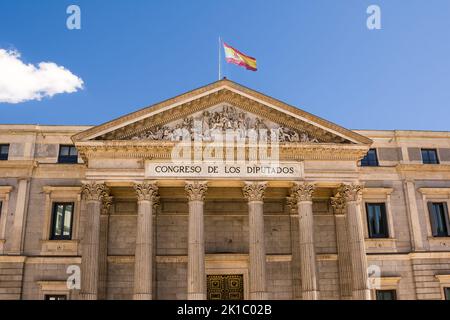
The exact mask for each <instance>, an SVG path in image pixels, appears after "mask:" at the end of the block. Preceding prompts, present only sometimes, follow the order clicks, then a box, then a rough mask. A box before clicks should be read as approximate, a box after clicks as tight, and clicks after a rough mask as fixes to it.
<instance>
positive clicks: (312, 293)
mask: <svg viewBox="0 0 450 320" xmlns="http://www.w3.org/2000/svg"><path fill="white" fill-rule="evenodd" d="M313 192H314V185H312V184H308V183H295V184H294V186H293V187H292V190H291V193H292V196H291V197H293V198H295V199H296V200H297V210H298V225H299V228H298V229H299V230H298V234H299V249H300V250H299V251H300V273H301V278H302V298H303V300H318V299H319V286H318V279H317V266H316V253H315V250H314V218H313V210H312V194H313Z"/></svg>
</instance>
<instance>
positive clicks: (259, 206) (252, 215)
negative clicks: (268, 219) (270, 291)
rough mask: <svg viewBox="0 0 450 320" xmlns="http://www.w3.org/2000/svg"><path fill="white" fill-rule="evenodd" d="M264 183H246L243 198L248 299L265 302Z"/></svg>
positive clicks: (265, 184) (265, 185)
mask: <svg viewBox="0 0 450 320" xmlns="http://www.w3.org/2000/svg"><path fill="white" fill-rule="evenodd" d="M266 187H267V183H266V182H246V183H245V186H244V188H243V193H244V197H245V198H246V199H247V200H248V228H249V232H250V234H249V242H250V246H249V267H250V271H249V273H250V299H251V300H267V298H268V296H267V283H266V281H267V280H266V248H265V246H264V210H263V205H264V202H263V198H264V191H265V190H266Z"/></svg>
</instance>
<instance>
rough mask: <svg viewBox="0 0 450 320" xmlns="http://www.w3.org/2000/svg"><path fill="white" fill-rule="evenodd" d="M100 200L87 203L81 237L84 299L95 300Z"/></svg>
mask: <svg viewBox="0 0 450 320" xmlns="http://www.w3.org/2000/svg"><path fill="white" fill-rule="evenodd" d="M100 208H101V202H100V200H91V201H89V202H88V203H87V219H86V224H85V235H84V239H83V254H82V263H81V286H82V297H83V299H84V300H97V293H98V279H99V278H98V273H99V259H98V257H99V240H100Z"/></svg>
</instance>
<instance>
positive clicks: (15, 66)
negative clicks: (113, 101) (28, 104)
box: [0, 49, 83, 103]
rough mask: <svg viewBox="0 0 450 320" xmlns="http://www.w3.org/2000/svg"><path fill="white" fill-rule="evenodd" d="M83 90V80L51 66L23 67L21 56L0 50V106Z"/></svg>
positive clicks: (49, 64)
mask: <svg viewBox="0 0 450 320" xmlns="http://www.w3.org/2000/svg"><path fill="white" fill-rule="evenodd" d="M79 89H80V90H81V89H83V80H82V79H81V78H79V77H77V76H76V75H74V74H73V73H72V72H70V70H67V69H65V68H64V67H61V66H58V65H57V64H55V63H53V62H40V63H39V64H38V65H37V66H35V65H33V64H25V63H24V62H23V61H22V60H20V53H19V52H17V51H7V50H5V49H0V103H2V102H3V103H20V102H24V101H29V100H41V99H42V98H44V97H52V96H54V95H55V94H58V93H72V92H76V91H78V90H79Z"/></svg>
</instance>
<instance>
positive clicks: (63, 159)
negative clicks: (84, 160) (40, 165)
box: [58, 144, 78, 164]
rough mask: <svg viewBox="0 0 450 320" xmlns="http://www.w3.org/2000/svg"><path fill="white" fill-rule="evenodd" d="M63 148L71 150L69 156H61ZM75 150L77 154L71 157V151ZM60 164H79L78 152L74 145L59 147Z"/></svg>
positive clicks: (61, 145)
mask: <svg viewBox="0 0 450 320" xmlns="http://www.w3.org/2000/svg"><path fill="white" fill-rule="evenodd" d="M63 148H69V155H68V156H63V155H61V151H62V149H63ZM72 149H75V150H76V152H77V154H76V156H75V155H71V150H72ZM58 163H60V164H77V163H78V150H77V148H76V147H75V146H74V145H71V144H60V145H59V152H58Z"/></svg>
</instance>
